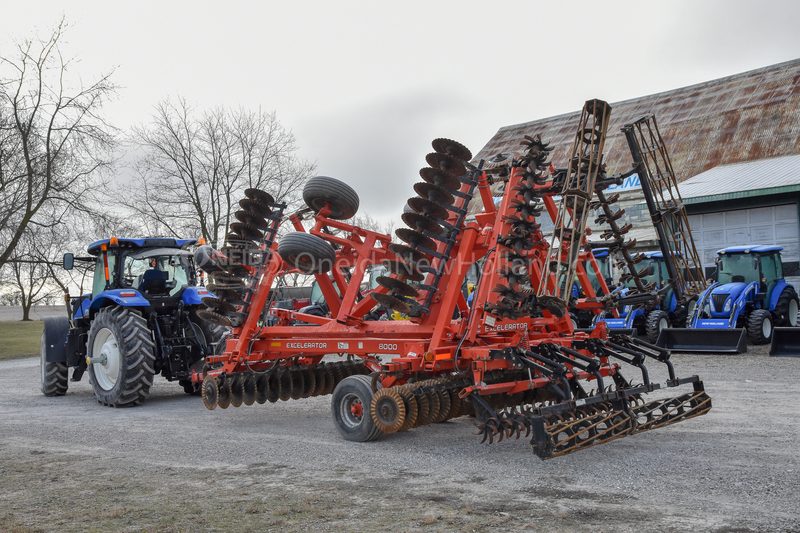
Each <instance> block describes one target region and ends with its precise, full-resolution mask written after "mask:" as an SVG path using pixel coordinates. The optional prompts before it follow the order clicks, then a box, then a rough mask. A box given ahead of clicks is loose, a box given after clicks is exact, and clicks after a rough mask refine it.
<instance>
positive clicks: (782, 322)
mask: <svg viewBox="0 0 800 533" xmlns="http://www.w3.org/2000/svg"><path fill="white" fill-rule="evenodd" d="M798 311H800V304H799V303H798V299H797V293H796V292H795V290H794V289H793V288H792V287H786V288H785V289H783V292H782V293H781V296H780V298H778V303H776V304H775V317H776V318H775V325H776V326H781V327H792V328H793V327H795V326H797V312H798Z"/></svg>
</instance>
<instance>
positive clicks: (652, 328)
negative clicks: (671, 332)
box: [645, 309, 670, 343]
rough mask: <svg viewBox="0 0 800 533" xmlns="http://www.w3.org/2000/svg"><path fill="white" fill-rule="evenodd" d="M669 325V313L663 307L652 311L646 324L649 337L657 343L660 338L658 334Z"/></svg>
mask: <svg viewBox="0 0 800 533" xmlns="http://www.w3.org/2000/svg"><path fill="white" fill-rule="evenodd" d="M669 326H670V324H669V313H667V312H666V311H662V310H661V309H654V310H653V311H650V314H648V315H647V325H646V326H645V328H646V331H647V339H648V340H649V341H650V342H652V343H655V342H656V341H657V340H658V334H659V333H661V330H662V329H664V328H668V327H669Z"/></svg>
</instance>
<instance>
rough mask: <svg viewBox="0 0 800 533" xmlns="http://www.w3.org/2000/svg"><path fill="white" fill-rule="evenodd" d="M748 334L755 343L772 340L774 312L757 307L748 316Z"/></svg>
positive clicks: (765, 342)
mask: <svg viewBox="0 0 800 533" xmlns="http://www.w3.org/2000/svg"><path fill="white" fill-rule="evenodd" d="M747 336H748V338H749V339H750V342H752V343H753V344H767V343H769V342H770V341H771V340H772V313H770V312H769V311H767V310H766V309H756V310H755V311H753V312H752V313H750V316H749V317H747Z"/></svg>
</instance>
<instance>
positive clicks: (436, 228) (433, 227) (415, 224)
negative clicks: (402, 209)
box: [400, 211, 444, 235]
mask: <svg viewBox="0 0 800 533" xmlns="http://www.w3.org/2000/svg"><path fill="white" fill-rule="evenodd" d="M400 218H402V219H403V222H405V224H406V226H408V227H409V228H411V229H413V230H417V231H429V232H431V233H433V234H436V235H441V234H442V233H444V228H443V227H442V226H441V225H439V223H438V222H436V221H435V220H434V219H432V218H430V217H426V216H425V215H422V214H420V213H415V212H414V211H412V212H410V213H403V214H402V215H401V217H400Z"/></svg>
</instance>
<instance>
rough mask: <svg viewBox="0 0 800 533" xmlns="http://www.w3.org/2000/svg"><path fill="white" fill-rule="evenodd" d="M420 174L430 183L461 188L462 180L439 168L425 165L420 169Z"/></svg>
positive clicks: (452, 188) (453, 189) (455, 189)
mask: <svg viewBox="0 0 800 533" xmlns="http://www.w3.org/2000/svg"><path fill="white" fill-rule="evenodd" d="M419 176H420V177H421V178H422V179H424V180H425V181H426V182H428V183H432V184H434V185H438V186H439V187H444V188H445V189H450V190H451V191H457V190H459V189H460V188H461V182H460V181H458V178H457V177H456V176H451V175H449V174H447V173H446V172H444V171H441V170H439V169H438V168H431V167H425V168H422V169H420V171H419Z"/></svg>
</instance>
